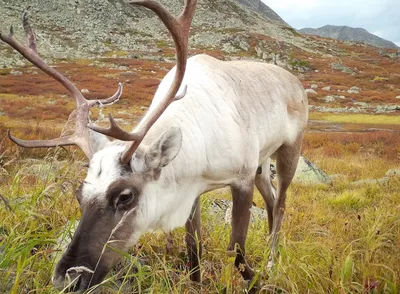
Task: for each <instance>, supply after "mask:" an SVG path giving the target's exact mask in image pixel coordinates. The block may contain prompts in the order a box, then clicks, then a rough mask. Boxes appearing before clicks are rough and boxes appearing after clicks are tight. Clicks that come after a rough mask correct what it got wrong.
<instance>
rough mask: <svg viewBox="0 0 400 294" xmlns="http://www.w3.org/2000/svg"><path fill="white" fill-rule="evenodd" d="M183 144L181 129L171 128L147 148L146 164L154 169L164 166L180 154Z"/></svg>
mask: <svg viewBox="0 0 400 294" xmlns="http://www.w3.org/2000/svg"><path fill="white" fill-rule="evenodd" d="M181 146H182V131H181V129H179V128H175V127H173V128H170V129H169V130H167V131H166V132H164V134H162V135H161V136H160V138H158V140H157V141H155V142H154V143H153V144H152V145H151V146H150V148H149V149H148V150H147V152H146V155H145V162H146V165H147V166H148V167H150V168H153V169H160V168H163V167H164V166H166V165H167V164H169V163H170V162H171V161H172V160H173V159H174V158H175V157H176V156H177V155H178V153H179V150H180V149H181Z"/></svg>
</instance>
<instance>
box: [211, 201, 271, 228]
mask: <svg viewBox="0 0 400 294" xmlns="http://www.w3.org/2000/svg"><path fill="white" fill-rule="evenodd" d="M208 212H209V213H210V214H211V215H213V216H214V217H216V218H218V219H220V220H221V221H224V222H225V223H226V224H227V225H230V224H231V220H232V201H231V200H225V199H216V200H214V201H213V202H212V203H211V206H210V208H209V210H208ZM250 213H251V217H250V222H251V223H255V222H256V221H258V220H260V219H265V220H267V219H268V217H267V211H266V210H265V209H263V208H260V207H256V206H254V205H253V206H252V207H251V208H250Z"/></svg>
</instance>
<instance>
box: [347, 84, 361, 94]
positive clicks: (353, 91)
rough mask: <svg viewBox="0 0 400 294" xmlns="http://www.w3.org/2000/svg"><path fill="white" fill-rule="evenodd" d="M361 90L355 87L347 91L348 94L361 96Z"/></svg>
mask: <svg viewBox="0 0 400 294" xmlns="http://www.w3.org/2000/svg"><path fill="white" fill-rule="evenodd" d="M360 91H361V89H360V88H359V87H356V86H353V87H351V88H350V89H349V90H347V93H349V94H359V93H360Z"/></svg>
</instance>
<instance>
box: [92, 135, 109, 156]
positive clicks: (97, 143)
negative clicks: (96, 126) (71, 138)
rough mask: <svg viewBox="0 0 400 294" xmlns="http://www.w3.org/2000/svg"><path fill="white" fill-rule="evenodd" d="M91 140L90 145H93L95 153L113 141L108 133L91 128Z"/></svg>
mask: <svg viewBox="0 0 400 294" xmlns="http://www.w3.org/2000/svg"><path fill="white" fill-rule="evenodd" d="M89 142H90V146H91V147H92V150H93V153H96V152H97V151H100V150H101V149H103V148H104V147H106V145H107V144H108V143H110V142H111V141H110V140H109V139H108V138H107V136H106V135H103V134H100V133H98V132H95V131H92V130H90V129H89Z"/></svg>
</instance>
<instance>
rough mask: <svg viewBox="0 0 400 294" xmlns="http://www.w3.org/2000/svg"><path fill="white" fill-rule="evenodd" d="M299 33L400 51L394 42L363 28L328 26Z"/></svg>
mask: <svg viewBox="0 0 400 294" xmlns="http://www.w3.org/2000/svg"><path fill="white" fill-rule="evenodd" d="M299 32H300V33H302V34H306V35H315V36H320V37H325V38H331V39H337V40H342V41H353V42H365V43H367V44H370V45H372V46H376V47H382V48H393V49H399V47H398V46H396V44H394V43H393V42H390V41H388V40H385V39H382V38H380V37H378V36H375V35H374V34H371V33H370V32H368V31H367V30H365V29H362V28H352V27H348V26H332V25H326V26H323V27H321V28H318V29H313V28H304V29H300V30H299Z"/></svg>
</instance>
